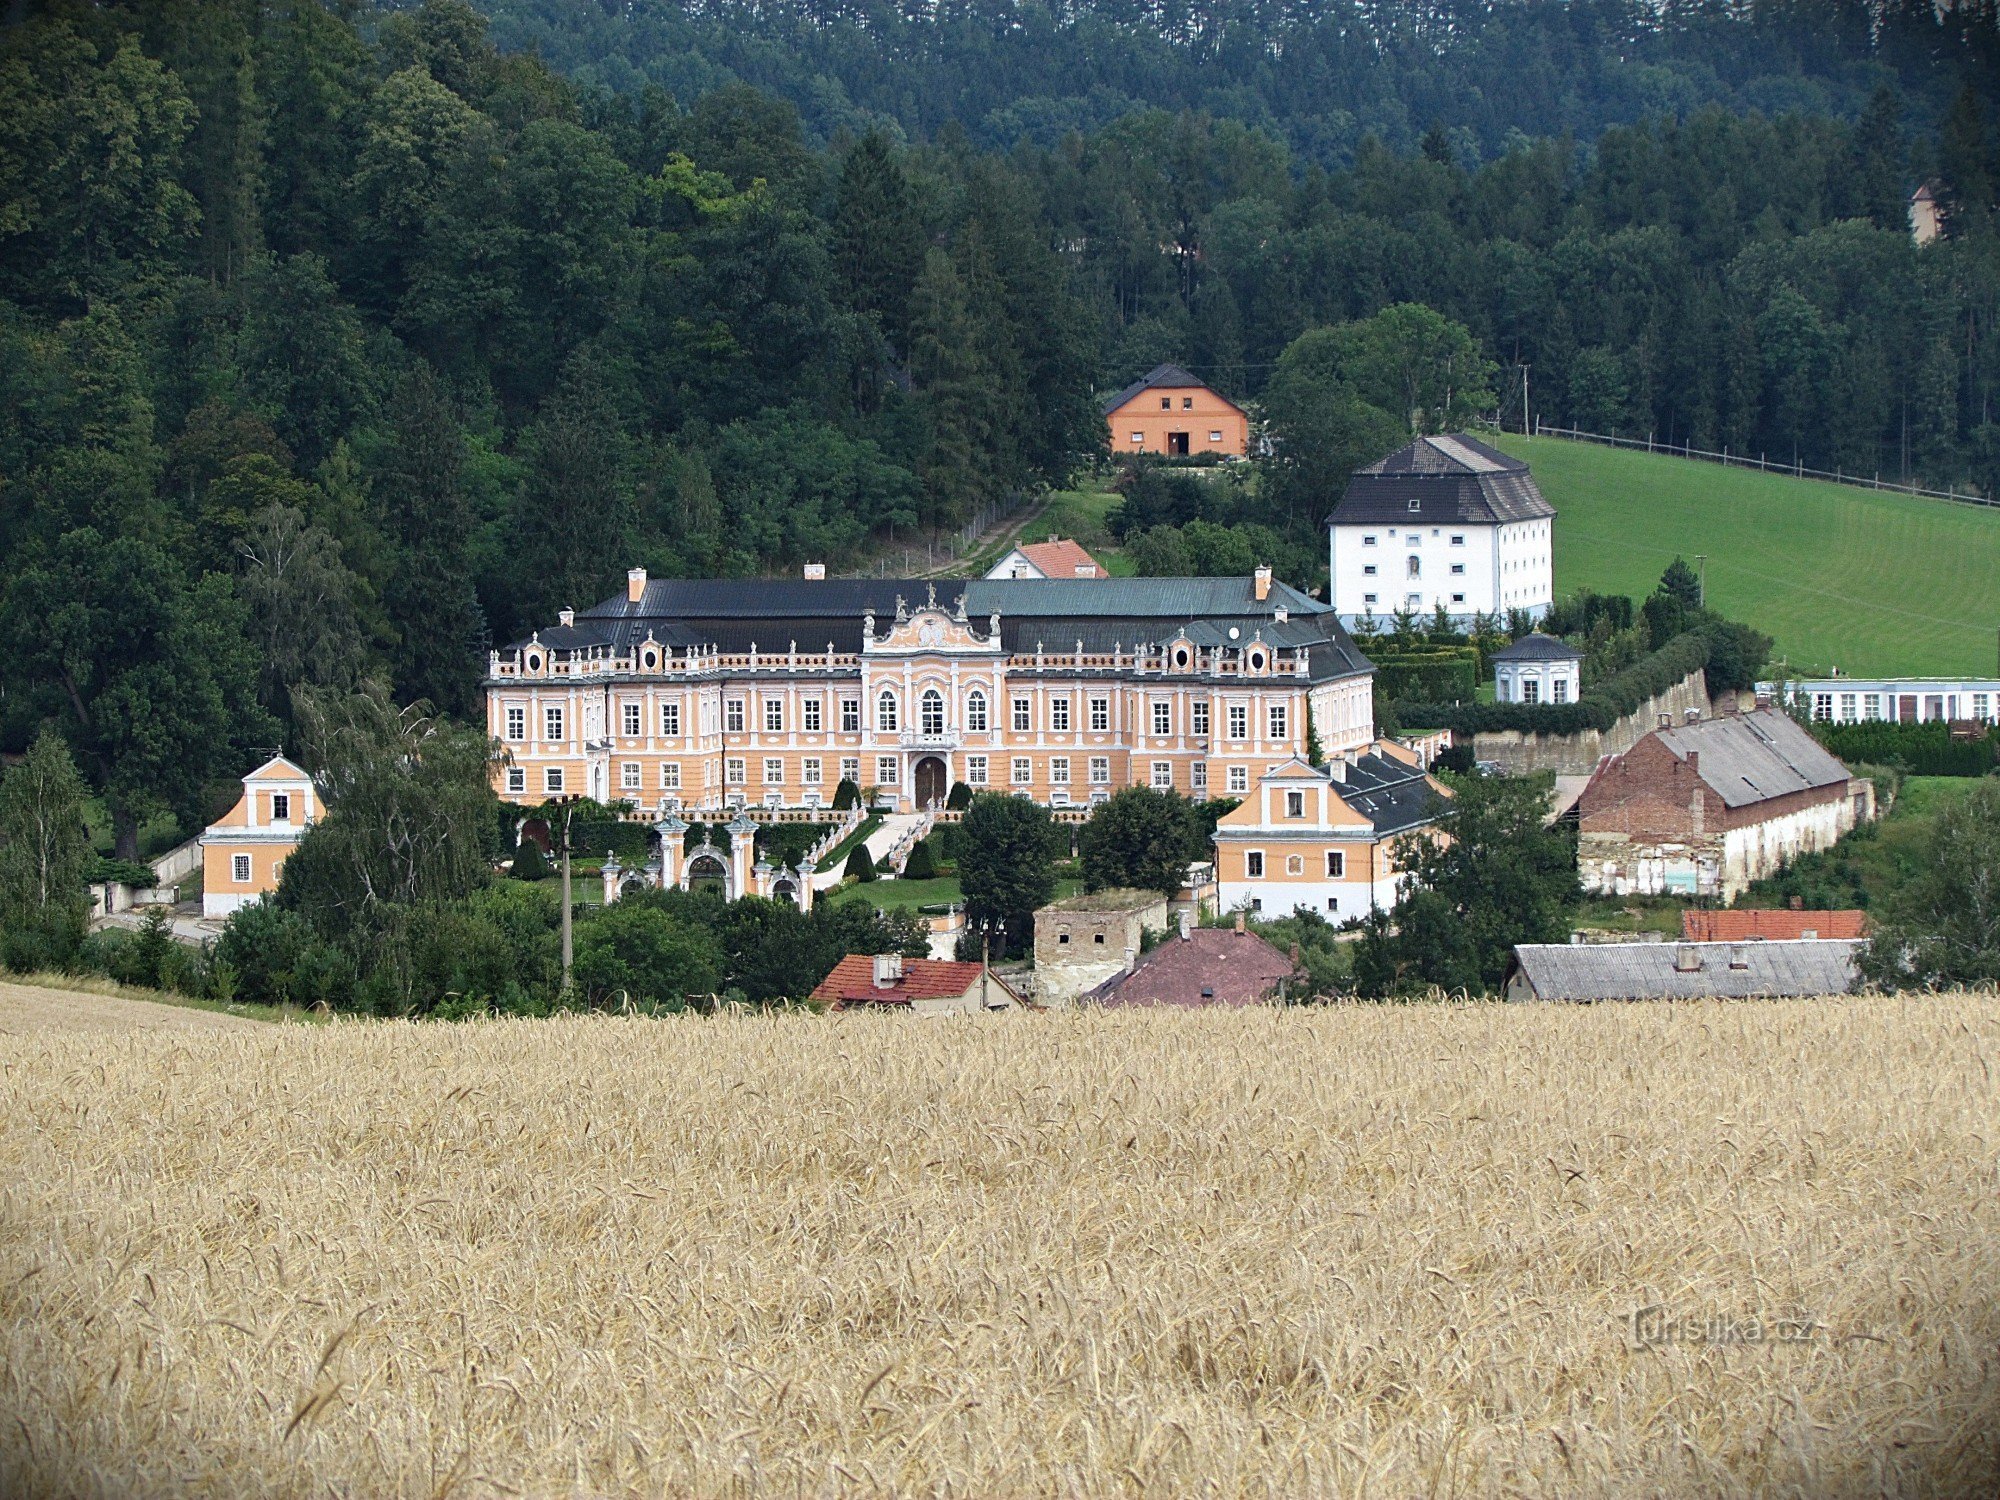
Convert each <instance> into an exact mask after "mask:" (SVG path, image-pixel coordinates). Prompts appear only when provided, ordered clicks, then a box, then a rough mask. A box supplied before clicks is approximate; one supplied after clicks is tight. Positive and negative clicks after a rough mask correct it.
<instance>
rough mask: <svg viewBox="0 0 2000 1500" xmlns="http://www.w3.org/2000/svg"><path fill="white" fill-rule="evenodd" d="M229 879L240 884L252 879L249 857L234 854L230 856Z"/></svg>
mask: <svg viewBox="0 0 2000 1500" xmlns="http://www.w3.org/2000/svg"><path fill="white" fill-rule="evenodd" d="M229 878H230V879H231V880H235V881H239V882H241V881H246V880H248V879H249V878H250V856H249V855H247V854H232V855H230V856H229Z"/></svg>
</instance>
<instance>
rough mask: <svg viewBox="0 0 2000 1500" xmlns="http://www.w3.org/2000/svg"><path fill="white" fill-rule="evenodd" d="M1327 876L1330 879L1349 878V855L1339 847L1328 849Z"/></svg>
mask: <svg viewBox="0 0 2000 1500" xmlns="http://www.w3.org/2000/svg"><path fill="white" fill-rule="evenodd" d="M1326 878H1327V879H1328V880H1345V879H1346V878H1347V856H1346V855H1345V854H1343V853H1341V852H1340V850H1338V849H1329V850H1327V851H1326ZM1336 909H1337V908H1336Z"/></svg>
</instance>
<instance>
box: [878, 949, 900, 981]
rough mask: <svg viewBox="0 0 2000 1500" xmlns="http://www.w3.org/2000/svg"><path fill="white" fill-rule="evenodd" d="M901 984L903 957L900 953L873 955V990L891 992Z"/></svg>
mask: <svg viewBox="0 0 2000 1500" xmlns="http://www.w3.org/2000/svg"><path fill="white" fill-rule="evenodd" d="M902 982H903V955H902V954H900V953H878V954H876V955H875V988H876V989H878V990H893V989H894V988H895V987H896V986H897V985H899V984H901V983H902Z"/></svg>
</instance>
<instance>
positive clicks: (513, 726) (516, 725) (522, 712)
mask: <svg viewBox="0 0 2000 1500" xmlns="http://www.w3.org/2000/svg"><path fill="white" fill-rule="evenodd" d="M527 737H528V711H527V710H526V709H525V708H509V709H508V710H507V738H508V739H510V740H525V739H526V738H527Z"/></svg>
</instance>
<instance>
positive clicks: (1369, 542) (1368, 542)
mask: <svg viewBox="0 0 2000 1500" xmlns="http://www.w3.org/2000/svg"><path fill="white" fill-rule="evenodd" d="M1361 545H1362V546H1364V547H1372V546H1374V545H1375V538H1374V537H1372V536H1364V537H1363V538H1362V539H1361Z"/></svg>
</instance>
